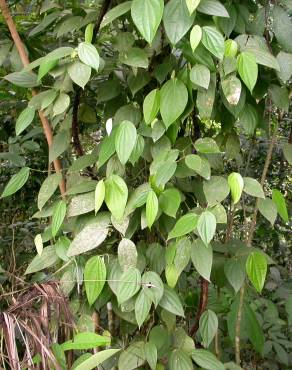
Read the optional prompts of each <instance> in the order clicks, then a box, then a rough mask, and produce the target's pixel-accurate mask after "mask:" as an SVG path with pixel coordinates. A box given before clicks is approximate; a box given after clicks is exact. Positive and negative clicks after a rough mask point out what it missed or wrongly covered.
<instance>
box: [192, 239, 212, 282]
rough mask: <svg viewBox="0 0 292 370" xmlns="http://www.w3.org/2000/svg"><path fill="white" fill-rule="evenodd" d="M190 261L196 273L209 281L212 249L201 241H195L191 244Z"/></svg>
mask: <svg viewBox="0 0 292 370" xmlns="http://www.w3.org/2000/svg"><path fill="white" fill-rule="evenodd" d="M191 259H192V262H193V264H194V266H195V269H196V270H197V271H198V273H199V274H200V275H201V276H202V277H203V278H204V279H206V280H208V281H210V275H211V269H212V262H213V250H212V247H211V246H210V245H209V246H206V245H205V244H204V243H203V242H202V240H200V239H197V240H196V241H195V242H194V243H193V244H192V249H191Z"/></svg>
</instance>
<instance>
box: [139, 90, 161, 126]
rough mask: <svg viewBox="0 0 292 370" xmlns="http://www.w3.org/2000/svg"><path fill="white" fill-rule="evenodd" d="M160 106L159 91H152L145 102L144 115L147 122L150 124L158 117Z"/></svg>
mask: <svg viewBox="0 0 292 370" xmlns="http://www.w3.org/2000/svg"><path fill="white" fill-rule="evenodd" d="M159 106H160V92H159V90H158V89H154V90H152V91H150V93H149V94H148V95H147V96H146V97H145V99H144V102H143V115H144V119H145V122H146V123H147V124H150V123H151V122H152V121H153V120H154V118H155V117H156V116H157V113H158V111H159Z"/></svg>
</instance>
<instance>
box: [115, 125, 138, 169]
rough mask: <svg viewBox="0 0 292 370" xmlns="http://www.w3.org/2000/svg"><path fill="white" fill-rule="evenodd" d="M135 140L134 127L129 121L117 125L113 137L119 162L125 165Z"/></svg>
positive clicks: (135, 132)
mask: <svg viewBox="0 0 292 370" xmlns="http://www.w3.org/2000/svg"><path fill="white" fill-rule="evenodd" d="M136 139H137V131H136V127H135V126H134V125H133V123H132V122H130V121H123V122H122V123H120V124H119V126H118V129H117V132H116V135H115V148H116V152H117V155H118V157H119V160H120V162H121V163H122V164H123V165H124V164H126V163H127V161H128V159H129V158H130V155H131V153H132V151H133V149H134V146H135V143H136Z"/></svg>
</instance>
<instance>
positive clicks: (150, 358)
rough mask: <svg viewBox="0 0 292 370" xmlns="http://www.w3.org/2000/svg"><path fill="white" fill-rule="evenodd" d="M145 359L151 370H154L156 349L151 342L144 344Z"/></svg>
mask: <svg viewBox="0 0 292 370" xmlns="http://www.w3.org/2000/svg"><path fill="white" fill-rule="evenodd" d="M145 357H146V361H147V362H148V365H149V366H150V369H151V370H156V365H157V348H156V346H155V344H154V343H153V342H148V343H146V344H145Z"/></svg>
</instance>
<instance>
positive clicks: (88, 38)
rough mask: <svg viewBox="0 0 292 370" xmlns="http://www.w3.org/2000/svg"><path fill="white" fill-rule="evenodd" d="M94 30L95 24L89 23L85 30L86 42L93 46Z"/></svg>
mask: <svg viewBox="0 0 292 370" xmlns="http://www.w3.org/2000/svg"><path fill="white" fill-rule="evenodd" d="M93 30H94V24H93V23H89V24H88V25H87V26H86V28H85V32H84V40H85V42H87V43H89V44H91V41H92V37H93Z"/></svg>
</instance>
